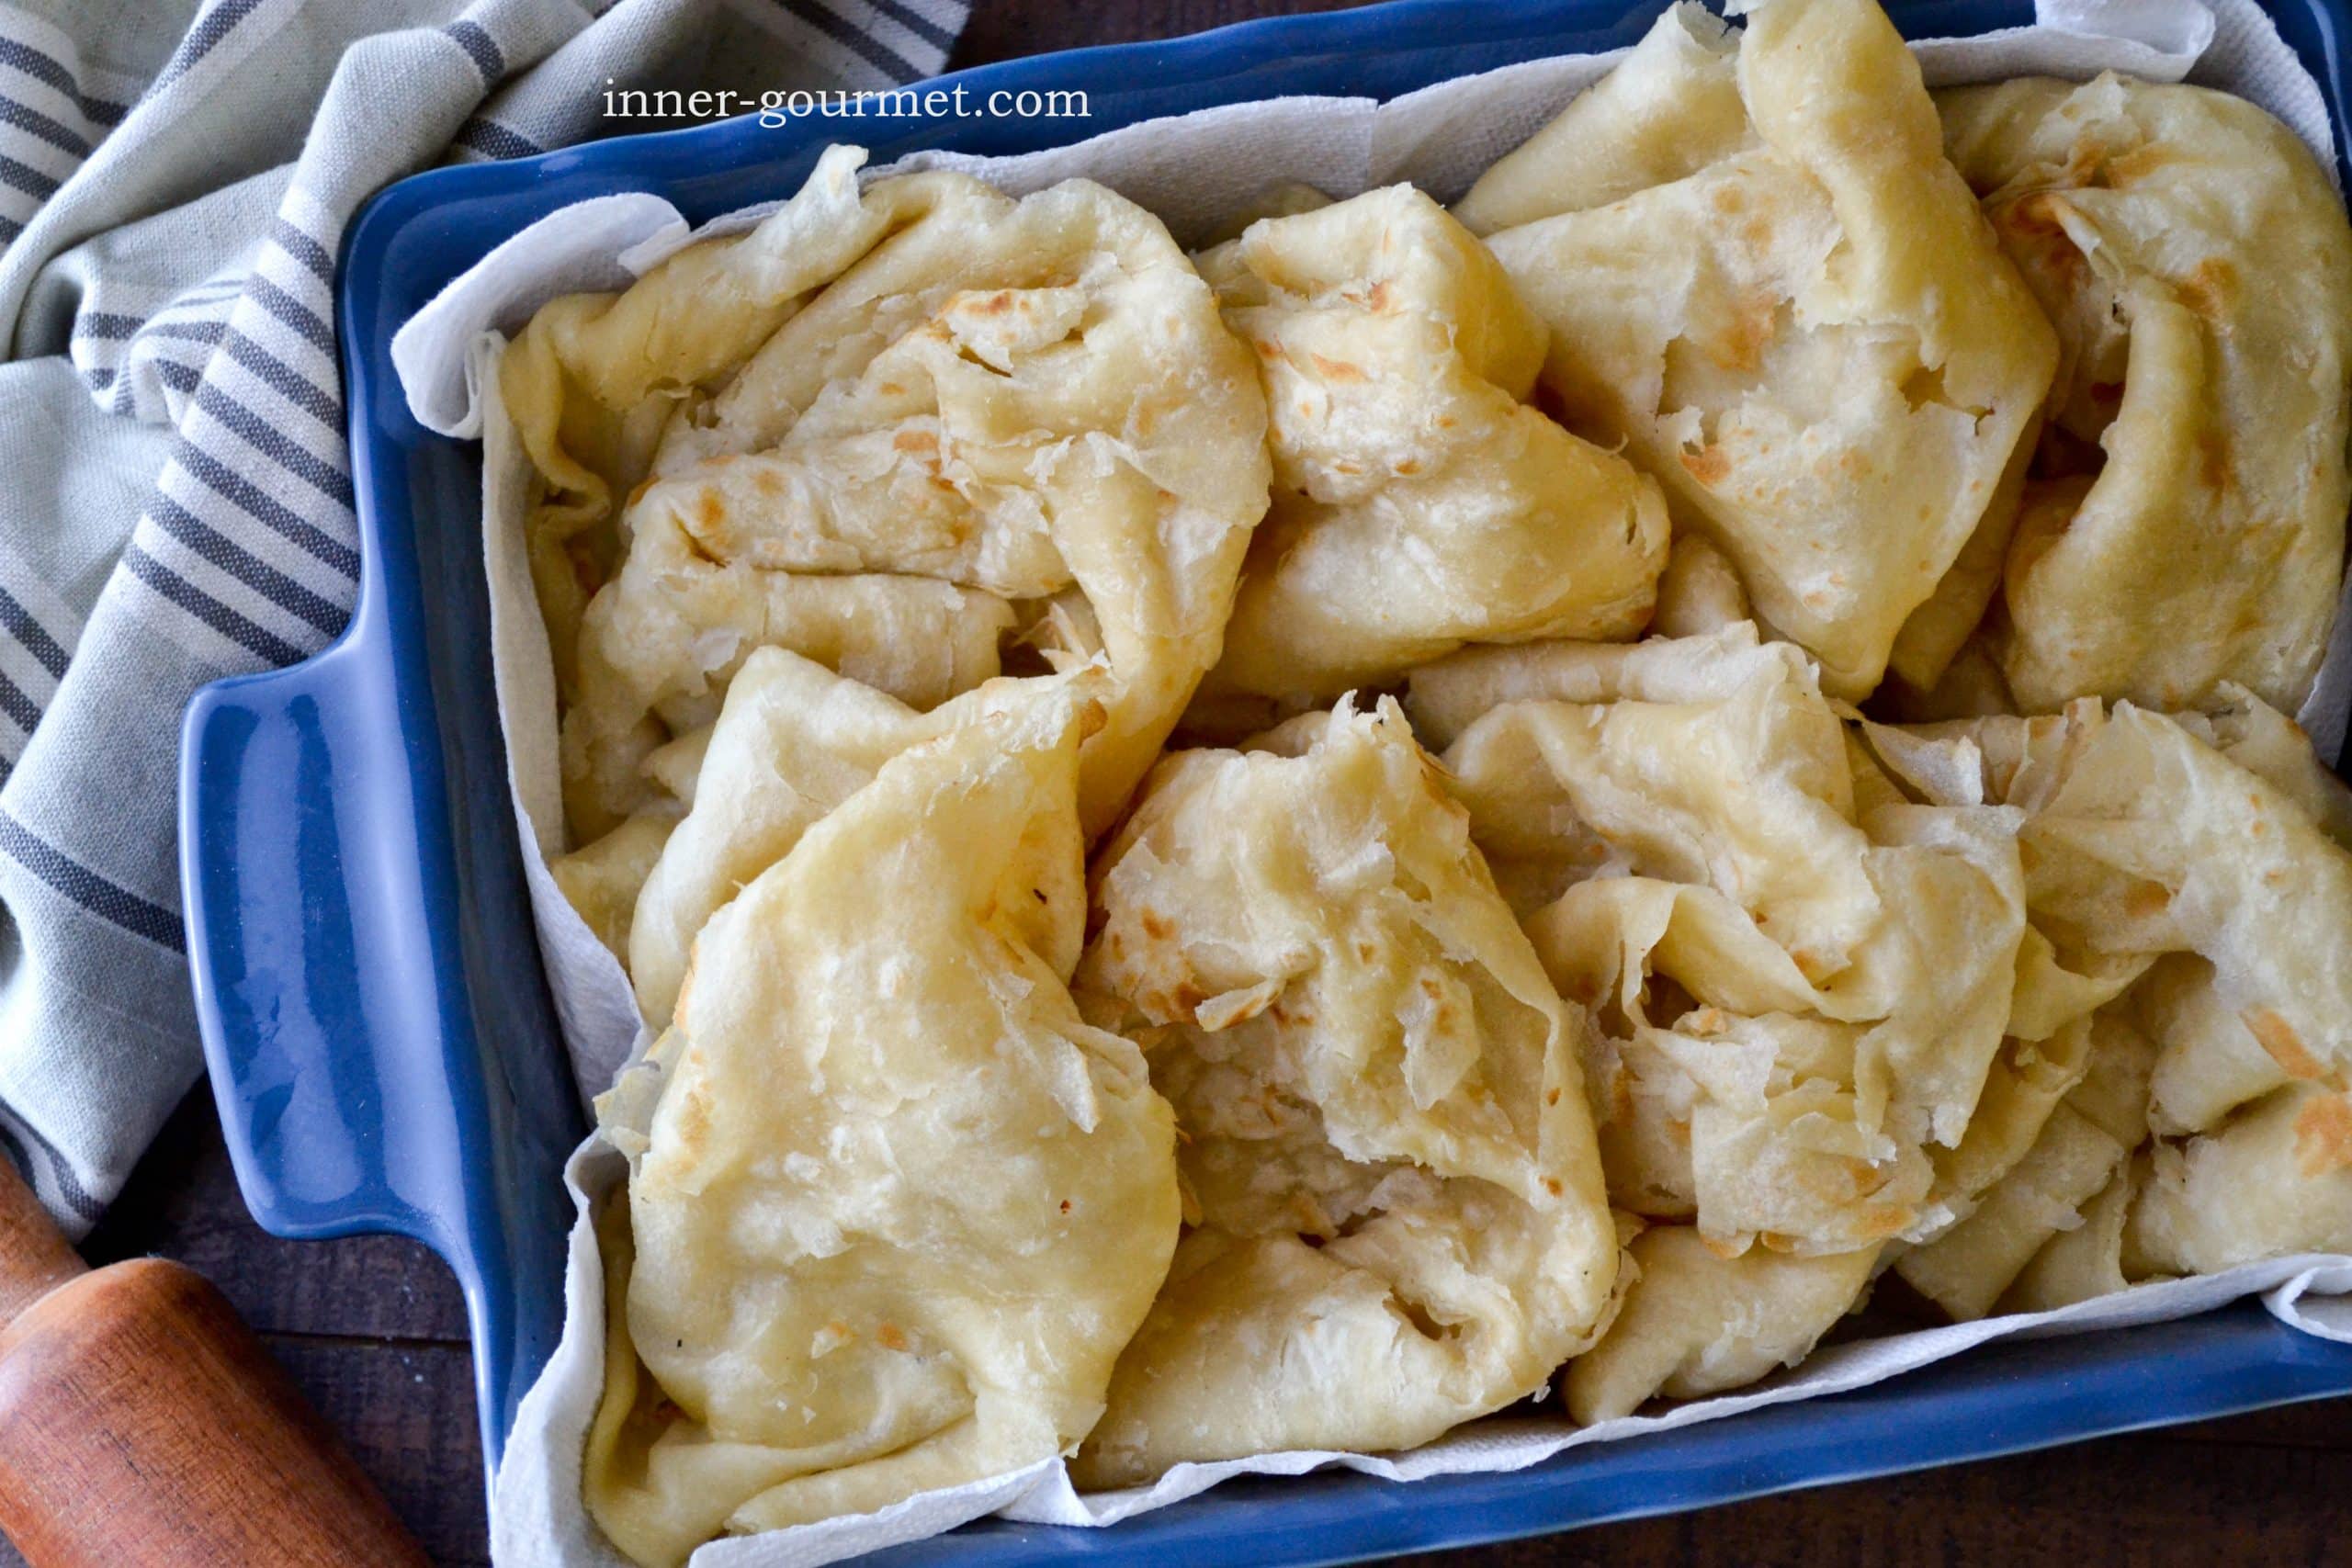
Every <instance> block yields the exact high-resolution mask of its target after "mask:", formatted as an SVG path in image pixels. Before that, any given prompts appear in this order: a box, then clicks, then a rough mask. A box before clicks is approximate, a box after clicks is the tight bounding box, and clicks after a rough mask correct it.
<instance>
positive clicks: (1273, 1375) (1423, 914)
mask: <svg viewBox="0 0 2352 1568" xmlns="http://www.w3.org/2000/svg"><path fill="white" fill-rule="evenodd" d="M1094 878H1095V882H1096V900H1097V906H1098V918H1099V919H1100V920H1101V922H1102V925H1101V929H1100V931H1099V932H1098V933H1097V934H1096V935H1095V937H1094V938H1093V940H1092V941H1091V942H1090V943H1089V945H1088V948H1087V952H1086V956H1085V959H1084V961H1083V962H1082V963H1081V964H1080V969H1079V977H1078V980H1077V982H1076V984H1077V987H1078V988H1079V990H1080V995H1081V996H1082V997H1083V998H1085V999H1086V1000H1087V1002H1088V1005H1089V1007H1090V1010H1099V1011H1100V1015H1101V1016H1103V1017H1104V1018H1106V1019H1114V1020H1116V1021H1119V1023H1120V1026H1121V1027H1122V1028H1124V1029H1126V1030H1128V1031H1129V1032H1132V1033H1133V1034H1134V1035H1135V1036H1136V1039H1137V1040H1138V1041H1140V1042H1141V1043H1143V1044H1144V1046H1145V1051H1146V1055H1147V1056H1148V1060H1149V1061H1150V1064H1151V1072H1152V1081H1153V1082H1154V1083H1155V1084H1156V1085H1158V1086H1159V1089H1160V1090H1161V1092H1162V1093H1164V1094H1166V1095H1167V1096H1168V1097H1169V1099H1170V1100H1171V1101H1173V1102H1174V1104H1175V1107H1176V1115H1177V1123H1178V1128H1179V1133H1180V1143H1181V1153H1180V1156H1179V1164H1180V1168H1181V1171H1182V1176H1183V1179H1184V1184H1185V1194H1186V1214H1185V1218H1186V1221H1187V1227H1186V1230H1185V1234H1184V1238H1183V1241H1182V1244H1181V1245H1180V1246H1179V1247H1178V1248H1177V1255H1176V1260H1175V1262H1174V1264H1173V1265H1172V1267H1171V1269H1170V1274H1169V1281H1168V1285H1167V1288H1166V1289H1165V1290H1164V1291H1163V1292H1161V1294H1160V1297H1159V1301H1158V1302H1157V1303H1155V1304H1154V1305H1153V1308H1152V1311H1151V1314H1150V1316H1149V1317H1148V1319H1147V1320H1146V1321H1145V1323H1144V1325H1143V1327H1142V1329H1141V1330H1140V1331H1139V1332H1138V1333H1137V1334H1136V1338H1135V1341H1134V1343H1133V1344H1132V1345H1130V1346H1129V1347H1128V1348H1127V1351H1126V1354H1125V1356H1123V1357H1122V1358H1121V1359H1120V1361H1119V1367H1118V1371H1117V1373H1116V1375H1115V1376H1114V1379H1113V1382H1112V1389H1111V1396H1110V1408H1109V1410H1108V1412H1107V1413H1106V1414H1105V1415H1104V1416H1103V1422H1102V1425H1101V1426H1099V1427H1097V1428H1096V1429H1095V1432H1094V1435H1093V1436H1092V1437H1091V1438H1090V1439H1089V1440H1088V1443H1087V1446H1086V1448H1085V1449H1084V1450H1082V1451H1081V1452H1080V1456H1079V1458H1078V1461H1077V1462H1076V1466H1075V1470H1074V1474H1075V1475H1076V1476H1077V1477H1078V1479H1079V1480H1080V1483H1081V1484H1090V1485H1105V1484H1116V1483H1129V1482H1135V1481H1139V1480H1143V1479H1147V1478H1148V1477H1150V1476H1153V1475H1156V1474H1158V1473H1159V1472H1161V1471H1162V1470H1164V1469H1166V1468H1167V1467H1168V1466H1169V1465H1170V1464H1173V1463H1176V1462H1178V1461H1186V1460H1216V1459H1226V1458H1231V1457H1235V1456H1238V1455H1245V1454H1252V1453H1260V1452H1267V1451H1272V1450H1284V1449H1353V1450H1383V1449H1397V1448H1408V1447H1411V1446H1412V1445H1414V1444H1417V1443H1421V1442H1426V1441H1428V1440H1429V1439H1430V1438H1434V1437H1436V1436H1437V1435H1438V1434H1440V1433H1441V1432H1443V1431H1444V1430H1445V1429H1446V1428H1448V1427H1452V1426H1453V1425H1455V1424H1457V1423H1459V1422H1461V1421H1464V1420H1467V1419H1469V1418H1470V1417H1472V1416H1479V1415H1484V1414H1486V1413H1487V1412H1488V1411H1492V1410H1496V1409H1499V1408H1501V1407H1502V1406H1503V1405H1505V1404H1510V1403H1511V1402H1512V1401H1514V1400H1519V1399H1524V1398H1526V1397H1527V1396H1528V1395H1530V1394H1532V1393H1537V1392H1539V1391H1540V1390H1542V1389H1543V1388H1544V1385H1545V1383H1546V1382H1547V1381H1548V1380H1549V1379H1550V1377H1551V1375H1552V1373H1553V1371H1554V1370H1555V1369H1556V1368H1557V1367H1558V1365H1559V1364H1560V1362H1561V1361H1562V1360H1563V1359H1566V1357H1567V1356H1568V1355H1570V1354H1571V1353H1573V1352H1574V1351H1576V1350H1577V1349H1579V1348H1582V1347H1583V1346H1584V1345H1585V1344H1586V1343H1588V1342H1589V1339H1590V1337H1591V1335H1592V1333H1593V1331H1594V1329H1595V1328H1596V1327H1597V1325H1599V1324H1600V1321H1601V1319H1602V1317H1603V1314H1604V1313H1605V1311H1606V1310H1607V1307H1608V1305H1609V1303H1610V1302H1611V1285H1612V1282H1613V1280H1614V1279H1615V1275H1616V1269H1617V1261H1618V1244H1617V1233H1616V1228H1615V1226H1614V1224H1612V1222H1611V1218H1610V1214H1609V1211H1608V1207H1607V1204H1606V1202H1605V1201H1604V1200H1603V1198H1602V1195H1601V1179H1600V1164H1599V1161H1598V1159H1597V1158H1596V1156H1595V1153H1594V1149H1593V1139H1592V1124H1591V1121H1590V1117H1589V1112H1588V1111H1587V1110H1586V1105H1585V1096H1584V1090H1583V1085H1582V1082H1581V1078H1580V1075H1579V1072H1578V1068H1577V1054H1578V1052H1577V1035H1578V1034H1579V1032H1581V1030H1582V1027H1583V1019H1582V1015H1581V1013H1580V1012H1578V1011H1577V1010H1573V1009H1570V1008H1566V1007H1564V1006H1563V1005H1562V1003H1561V1001H1560V998H1558V996H1557V995H1556V994H1555V992H1554V990H1553V988H1552V986H1551V984H1550V982H1549V981H1547V980H1546V979H1545V978H1544V972H1543V969H1542V967H1541V966H1540V965H1539V964H1537V962H1536V957H1535V954H1534V953H1533V952H1532V950H1531V949H1530V948H1529V946H1528V942H1527V939H1526V937H1525V936H1524V935H1522V934H1521V931H1520V930H1519V928H1518V926H1517V925H1516V924H1515V923H1514V922H1513V921H1512V919H1511V918H1510V911H1509V910H1508V909H1507V908H1505V907H1504V905H1503V902H1502V900H1501V898H1500V897H1498V896H1497V894H1496V892H1495V888H1494V885H1493V884H1492V882H1491V881H1490V880H1489V879H1488V877H1487V871H1486V867H1485V865H1484V863H1482V862H1481V860H1480V859H1479V857H1478V852H1477V851H1476V849H1475V848H1474V847H1473V846H1472V844H1471V841H1470V836H1469V830H1468V825H1467V823H1466V822H1465V821H1464V817H1463V813H1462V810H1461V808H1460V807H1458V806H1456V805H1454V804H1453V802H1452V801H1451V800H1450V799H1449V798H1448V797H1447V795H1446V793H1445V791H1444V788H1443V785H1442V781H1441V779H1440V777H1439V775H1438V773H1437V771H1436V769H1435V768H1434V766H1433V765H1432V763H1431V762H1430V759H1429V757H1428V756H1427V755H1426V754H1425V753H1424V752H1423V751H1422V750H1420V748H1419V747H1418V746H1417V745H1415V744H1414V742H1413V739H1412V736H1411V735H1410V733H1409V732H1408V729H1407V727H1406V723H1405V718H1404V715H1403V714H1402V713H1401V712H1400V711H1399V710H1398V709H1397V706H1396V705H1395V704H1394V703H1392V702H1383V703H1382V704H1380V705H1379V706H1378V707H1377V708H1376V709H1374V710H1373V711H1371V712H1357V711H1355V710H1354V709H1353V708H1352V707H1351V705H1349V704H1348V703H1345V702H1342V703H1341V704H1340V706H1339V707H1338V709H1337V710H1336V711H1335V712H1334V713H1332V714H1330V715H1328V716H1327V715H1320V714H1317V715H1311V716H1306V717H1305V718H1302V719H1299V720H1296V721H1294V722H1293V723H1292V724H1291V725H1288V726H1285V727H1284V728H1283V729H1282V730H1281V731H1278V732H1276V734H1274V735H1273V736H1271V737H1269V738H1268V739H1267V742H1266V743H1265V745H1264V747H1262V748H1260V749H1252V750H1247V751H1240V752H1236V751H1226V750H1201V751H1180V752H1177V753H1174V754H1173V755H1171V756H1170V757H1169V758H1168V759H1167V760H1166V761H1163V762H1162V763H1161V764H1160V765H1159V768H1158V769H1157V770H1156V771H1155V772H1154V773H1153V774H1152V776H1151V778H1150V780H1149V782H1148V784H1147V786H1146V788H1145V791H1144V793H1143V795H1142V797H1141V799H1140V800H1139V801H1138V803H1137V805H1136V810H1135V814H1134V816H1133V818H1131V819H1130V820H1129V822H1128V823H1127V824H1126V826H1125V828H1123V829H1121V830H1120V832H1119V833H1118V835H1117V836H1116V837H1115V838H1114V840H1112V842H1111V843H1110V844H1109V845H1108V846H1107V847H1106V848H1105V849H1104V850H1103V852H1101V854H1100V856H1099V857H1098V860H1097V863H1096V866H1095V870H1094Z"/></svg>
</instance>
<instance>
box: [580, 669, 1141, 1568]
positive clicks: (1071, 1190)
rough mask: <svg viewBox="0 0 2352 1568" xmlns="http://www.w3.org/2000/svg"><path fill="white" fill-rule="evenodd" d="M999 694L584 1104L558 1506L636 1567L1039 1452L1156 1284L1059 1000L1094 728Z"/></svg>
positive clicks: (1064, 690)
mask: <svg viewBox="0 0 2352 1568" xmlns="http://www.w3.org/2000/svg"><path fill="white" fill-rule="evenodd" d="M1025 691H1026V693H1027V694H1029V699H1030V700H1028V701H1026V702H1023V703H1019V704H1015V705H1012V706H1010V707H1009V708H1008V710H1007V711H1004V712H1001V713H998V714H993V715H986V716H980V717H978V718H976V719H974V720H973V721H972V722H971V723H969V724H966V725H963V726H960V727H958V728H955V729H953V730H951V731H950V732H949V733H947V734H946V735H945V736H944V737H942V738H940V739H934V740H931V741H928V742H925V743H923V744H921V745H918V746H916V747H915V748H914V749H912V750H908V751H905V752H902V753H900V754H899V756H897V757H896V758H894V759H892V760H890V761H886V762H885V763H883V764H882V766H881V768H880V769H879V771H878V772H877V773H876V774H875V776H874V779H873V781H872V782H871V783H870V784H866V785H865V787H863V788H861V789H859V790H857V791H855V792H854V794H852V795H850V796H849V797H848V798H847V799H846V800H845V801H843V802H842V804H841V805H840V806H838V807H836V808H835V809H833V810H832V811H831V813H830V814H829V815H827V816H826V817H825V818H823V819H822V820H821V821H820V822H818V823H817V824H816V825H815V826H814V827H812V828H810V829H808V831H807V832H806V833H804V834H803V835H802V836H801V837H800V839H799V840H798V842H797V844H795V845H794V847H793V848H792V849H791V851H790V852H788V853H786V855H785V856H784V857H783V858H782V859H781V860H779V861H778V862H777V863H775V864H774V865H773V866H771V867H770V868H769V869H767V870H766V871H764V872H763V873H762V874H760V875H759V876H758V877H757V878H756V879H755V880H753V882H752V885H751V886H749V887H748V888H746V889H745V890H744V891H743V893H742V894H741V896H740V897H737V898H736V899H735V900H734V901H733V902H732V903H730V904H729V905H728V906H727V908H725V909H724V910H723V911H721V912H720V913H719V914H718V915H717V916H715V917H714V918H713V919H712V920H711V921H710V923H709V925H708V926H707V928H706V929H705V931H704V932H703V935H702V940H701V942H700V943H699V945H698V947H697V949H696V956H695V969H694V976H693V979H692V981H691V983H690V984H689V986H688V987H687V990H686V993H685V995H684V997H682V998H681V999H680V1003H679V1009H678V1017H677V1021H676V1023H675V1025H674V1026H673V1028H672V1029H671V1030H670V1031H669V1032H668V1033H667V1034H665V1035H664V1036H663V1038H662V1042H661V1043H660V1045H659V1046H658V1047H657V1048H656V1050H655V1051H654V1052H653V1053H652V1054H651V1055H650V1057H649V1058H648V1059H647V1061H646V1062H645V1063H644V1064H642V1065H641V1066H639V1067H637V1068H634V1069H632V1070H630V1071H629V1072H628V1073H626V1074H624V1075H623V1077H622V1078H621V1080H620V1082H619V1083H618V1084H617V1085H616V1088H615V1089H614V1090H613V1091H612V1093H611V1094H610V1095H609V1096H608V1097H607V1098H606V1100H605V1101H604V1102H603V1104H602V1106H601V1110H602V1112H603V1115H604V1117H605V1123H606V1126H607V1129H608V1131H609V1133H610V1135H611V1136H612V1138H613V1141H614V1142H615V1143H616V1145H619V1146H620V1147H621V1148H622V1150H623V1152H624V1153H626V1154H627V1155H628V1156H629V1166H630V1169H629V1177H628V1187H627V1189H626V1195H625V1207H624V1206H623V1203H622V1202H619V1201H616V1204H615V1206H614V1207H613V1209H612V1210H611V1211H610V1212H608V1213H606V1215H605V1223H604V1224H603V1225H602V1226H601V1235H602V1240H603V1244H604V1248H605V1260H606V1264H607V1270H608V1279H609V1281H610V1291H609V1298H610V1299H609V1304H608V1309H607V1311H608V1322H607V1328H608V1347H607V1351H606V1361H605V1380H606V1381H605V1397H604V1403H603V1405H602V1407H601V1408H600V1410H599V1411H598V1414H597V1416H596V1421H595V1425H594V1428H593V1430H592V1432H591V1435H590V1438H589V1446H588V1455H587V1463H586V1482H585V1486H586V1495H587V1501H588V1506H589V1508H590V1511H591V1512H592V1514H593V1515H594V1517H595V1519H596V1522H597V1523H598V1524H599V1525H600V1526H601V1527H602V1528H603V1529H604V1530H605V1533H606V1534H607V1535H608V1536H610V1537H611V1538H612V1540H614V1542H615V1543H616V1544H617V1545H618V1546H619V1547H620V1548H621V1549H622V1550H623V1551H626V1552H627V1553H628V1555H629V1556H631V1557H632V1558H634V1559H636V1560H637V1561H638V1562H642V1563H646V1564H673V1563H676V1562H682V1561H683V1560H684V1557H685V1556H686V1554H687V1553H688V1552H689V1551H692V1550H693V1548H695V1546H696V1545H698V1544H700V1543H701V1542H702V1541H704V1540H707V1539H709V1538H711V1537H712V1536H713V1535H715V1534H717V1533H718V1532H721V1531H737V1532H743V1531H753V1530H760V1529H774V1528H777V1527H781V1526H786V1525H792V1524H800V1523H807V1522H809V1521H812V1520H816V1519H821V1518H826V1517H831V1516H834V1515H839V1514H848V1513H861V1512H866V1511H870V1510H872V1509H875V1508H878V1507H882V1506H887V1505H888V1504H891V1503H894V1502H897V1501H899V1500H901V1499H903V1498H906V1497H909V1496H911V1495H914V1494H916V1493H918V1492H922V1491H924V1490H927V1489H930V1488H933V1487H938V1486H944V1485H951V1484H954V1483H959V1482H964V1481H969V1480H974V1479H978V1478H980V1477H984V1476H989V1475H994V1474H1001V1473H1004V1472H1011V1471H1013V1470H1016V1469H1019V1468H1020V1467H1022V1466H1023V1465H1027V1464H1030V1463H1033V1462H1035V1461H1042V1460H1046V1459H1049V1458H1051V1457H1052V1456H1054V1455H1056V1454H1058V1453H1060V1452H1062V1451H1064V1450H1067V1449H1069V1448H1070V1447H1071V1446H1072V1445H1074V1444H1075V1443H1076V1442H1077V1441H1078V1440H1079V1439H1080V1438H1082V1437H1083V1436H1084V1435H1085V1434H1086V1432H1087V1431H1088V1429H1089V1428H1091V1427H1092V1426H1093V1425H1094V1422H1095V1419H1096V1417H1097V1416H1098V1415H1099V1414H1100V1413H1101V1411H1102V1408H1103V1397H1104V1393H1105V1391H1106V1389H1107V1388H1108V1386H1109V1383H1110V1380H1111V1374H1112V1367H1113V1364H1114V1359H1115V1358H1116V1357H1117V1355H1118V1353H1119V1350H1120V1348H1121V1347H1122V1346H1124V1345H1125V1343H1126V1341H1127V1338H1128V1337H1129V1335H1130V1334H1132V1333H1133V1332H1134V1330H1135V1328H1136V1325H1137V1324H1138V1323H1139V1322H1140V1321H1141V1320H1142V1318H1143V1315H1144V1313H1145V1310H1146V1307H1147V1306H1148V1303H1149V1302H1150V1301H1151V1298H1152V1293H1153V1292H1154V1291H1155V1290H1156V1289H1157V1288H1158V1287H1159V1282H1160V1280H1161V1278H1162V1276H1163V1274H1164V1273H1165V1272H1166V1269H1167V1267H1168V1262H1169V1258H1170V1253H1171V1251H1172V1249H1173V1247H1174V1246H1175V1242H1176V1235H1177V1228H1178V1219H1179V1200H1178V1189H1177V1179H1176V1166H1175V1154H1174V1127H1173V1123H1172V1119H1171V1118H1170V1114H1169V1109H1168V1105H1167V1103H1166V1102H1165V1101H1164V1100H1161V1099H1160V1097H1159V1095H1158V1094H1156V1093H1154V1092H1153V1090H1152V1089H1151V1085H1150V1081H1149V1077H1148V1072H1147V1069H1146V1067H1145V1065H1144V1062H1143V1059H1142V1057H1141V1056H1140V1055H1138V1054H1137V1052H1136V1048H1135V1046H1134V1045H1133V1044H1131V1043H1129V1042H1128V1041H1126V1040H1125V1039H1123V1038H1121V1037H1120V1036H1118V1035H1116V1034H1113V1033H1110V1032H1106V1031H1103V1030H1100V1029H1096V1028H1093V1027H1091V1026H1090V1025H1088V1024H1087V1023H1086V1022H1084V1021H1082V1020H1081V1018H1080V1014H1079V1010H1078V1008H1077V1005H1076V1004H1075V1003H1074V1002H1073V1001H1072V1000H1071V998H1070V995H1069V991H1068V989H1066V988H1065V983H1066V981H1067V979H1068V977H1069V974H1070V972H1071V969H1072V967H1073V966H1074V965H1075V964H1076V963H1077V961H1078V957H1079V953H1080V945H1081V941H1082V937H1083V933H1084V928H1085V918H1086V917H1085V908H1086V905H1085V891H1084V866H1083V861H1082V855H1083V840H1082V838H1081V836H1080V826H1079V815H1078V791H1079V772H1080V763H1079V755H1080V739H1081V735H1082V733H1083V732H1084V730H1085V729H1086V728H1088V727H1090V726H1091V725H1092V724H1097V723H1100V722H1101V709H1100V706H1099V705H1097V704H1096V703H1094V702H1093V701H1091V699H1088V698H1086V697H1085V696H1084V694H1083V693H1082V692H1081V691H1079V690H1074V689H1072V688H1071V687H1069V686H1067V685H1066V686H1061V687H1048V686H1038V685H1031V686H1028V687H1026V688H1025Z"/></svg>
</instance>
